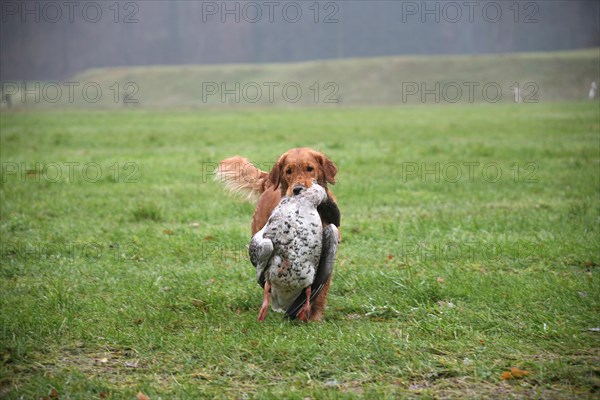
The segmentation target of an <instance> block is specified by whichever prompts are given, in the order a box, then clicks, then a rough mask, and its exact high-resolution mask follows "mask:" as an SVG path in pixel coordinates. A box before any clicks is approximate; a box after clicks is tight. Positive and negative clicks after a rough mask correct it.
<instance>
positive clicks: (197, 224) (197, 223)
mask: <svg viewBox="0 0 600 400" xmlns="http://www.w3.org/2000/svg"><path fill="white" fill-rule="evenodd" d="M190 226H191V227H192V228H197V227H199V226H200V223H199V222H192V223H191V224H190Z"/></svg>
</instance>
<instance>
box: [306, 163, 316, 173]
mask: <svg viewBox="0 0 600 400" xmlns="http://www.w3.org/2000/svg"><path fill="white" fill-rule="evenodd" d="M306 170H307V171H308V172H312V171H313V170H314V168H313V166H312V165H309V166H308V167H306Z"/></svg>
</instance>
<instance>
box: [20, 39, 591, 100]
mask: <svg viewBox="0 0 600 400" xmlns="http://www.w3.org/2000/svg"><path fill="white" fill-rule="evenodd" d="M599 55H600V49H598V48H593V49H585V50H575V51H563V52H539V53H515V54H502V55H497V54H493V55H473V56H394V57H377V58H356V59H342V60H328V61H311V62H300V63H287V64H260V65H256V64H241V65H239V64H233V65H187V66H152V67H148V66H144V67H112V68H97V69H91V70H87V71H84V72H82V73H80V74H77V75H76V76H73V77H71V78H69V79H67V80H66V81H67V82H71V83H70V84H67V85H65V83H56V82H55V83H48V82H38V83H37V84H38V85H39V86H38V87H37V89H36V86H35V85H36V83H35V82H30V83H28V86H27V89H28V90H29V91H30V92H29V93H30V94H27V95H23V94H22V93H21V92H16V93H15V94H14V95H13V96H12V102H13V105H14V106H16V107H21V108H24V107H29V108H32V107H34V108H35V107H37V108H40V107H41V108H65V107H73V106H74V107H82V108H85V107H87V108H94V109H97V108H98V107H105V108H123V107H124V104H123V96H125V95H126V94H130V95H131V98H130V100H129V101H136V103H135V104H134V103H131V104H128V105H127V107H129V108H135V107H146V108H148V107H150V108H159V109H161V110H164V109H165V108H170V109H180V108H193V107H215V106H224V105H225V106H228V107H232V108H238V107H261V106H272V105H275V106H278V107H281V108H290V107H297V106H311V107H315V106H329V107H337V106H339V105H351V106H364V105H372V106H381V105H404V104H421V103H426V104H436V103H442V104H448V103H452V102H458V103H486V102H487V103H492V102H500V103H510V102H514V94H513V93H514V92H513V91H514V87H515V84H517V85H518V87H519V88H520V90H521V97H522V98H523V100H525V101H528V102H532V103H537V102H548V101H573V100H576V101H580V100H586V99H587V95H588V90H589V88H590V84H591V83H592V81H596V82H600V64H599V63H598V59H599ZM11 83H12V84H19V85H20V82H11ZM68 85H72V86H71V88H69V86H68ZM236 85H237V86H236ZM286 85H287V86H286ZM98 88H99V89H100V91H101V92H98ZM11 90H16V89H14V88H13V87H11ZM298 90H300V92H299V91H298ZM70 91H72V92H70ZM225 93H229V94H225ZM427 93H429V94H427ZM34 94H37V95H38V99H37V100H36V98H35V95H34ZM236 95H237V98H236ZM71 97H72V98H71ZM86 99H88V100H87V101H86ZM36 101H37V102H36Z"/></svg>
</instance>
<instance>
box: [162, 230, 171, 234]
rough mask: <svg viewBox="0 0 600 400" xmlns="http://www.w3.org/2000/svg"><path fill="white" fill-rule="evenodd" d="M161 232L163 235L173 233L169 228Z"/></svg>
mask: <svg viewBox="0 0 600 400" xmlns="http://www.w3.org/2000/svg"><path fill="white" fill-rule="evenodd" d="M163 233H164V234H165V235H172V234H173V231H172V230H170V229H165V230H163Z"/></svg>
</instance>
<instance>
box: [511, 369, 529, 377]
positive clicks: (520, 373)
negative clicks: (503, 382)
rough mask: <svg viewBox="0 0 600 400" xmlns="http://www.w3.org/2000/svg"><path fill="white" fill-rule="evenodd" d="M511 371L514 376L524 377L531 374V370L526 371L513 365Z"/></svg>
mask: <svg viewBox="0 0 600 400" xmlns="http://www.w3.org/2000/svg"><path fill="white" fill-rule="evenodd" d="M510 373H511V374H512V376H514V377H515V378H522V377H524V376H527V375H529V371H524V370H522V369H519V368H517V367H512V368H511V369H510Z"/></svg>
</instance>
